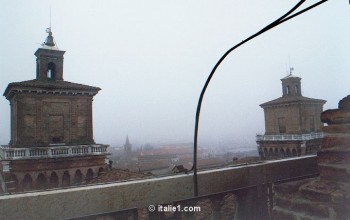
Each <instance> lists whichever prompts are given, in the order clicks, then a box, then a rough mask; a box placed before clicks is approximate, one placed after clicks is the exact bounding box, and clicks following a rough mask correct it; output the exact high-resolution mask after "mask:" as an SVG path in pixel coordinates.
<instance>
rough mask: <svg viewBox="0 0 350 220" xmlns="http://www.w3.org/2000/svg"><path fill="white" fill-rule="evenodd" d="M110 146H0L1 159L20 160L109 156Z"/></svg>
mask: <svg viewBox="0 0 350 220" xmlns="http://www.w3.org/2000/svg"><path fill="white" fill-rule="evenodd" d="M108 147H109V145H105V144H92V145H73V146H64V145H63V146H50V147H35V148H33V147H31V148H30V147H28V148H10V147H9V146H7V145H3V146H0V159H2V160H18V159H34V158H56V157H69V156H84V155H107V154H109V153H108Z"/></svg>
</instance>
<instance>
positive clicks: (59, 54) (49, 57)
mask: <svg viewBox="0 0 350 220" xmlns="http://www.w3.org/2000/svg"><path fill="white" fill-rule="evenodd" d="M46 32H47V33H48V34H49V35H48V36H47V38H46V40H45V42H44V43H43V44H42V45H43V47H42V48H39V49H38V50H37V51H36V52H35V56H36V79H37V80H41V81H47V80H53V81H56V80H63V54H64V53H65V51H61V50H59V49H58V48H57V46H56V43H55V40H54V38H53V36H52V32H51V28H47V29H46Z"/></svg>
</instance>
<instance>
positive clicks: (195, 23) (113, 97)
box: [0, 0, 350, 146]
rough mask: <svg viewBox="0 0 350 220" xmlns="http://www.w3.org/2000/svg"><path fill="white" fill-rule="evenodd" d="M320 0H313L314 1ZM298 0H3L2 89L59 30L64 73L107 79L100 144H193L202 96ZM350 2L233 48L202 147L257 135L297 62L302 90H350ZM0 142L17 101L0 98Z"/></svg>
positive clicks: (93, 81) (319, 94) (327, 93)
mask: <svg viewBox="0 0 350 220" xmlns="http://www.w3.org/2000/svg"><path fill="white" fill-rule="evenodd" d="M314 2H316V1H307V4H306V5H310V4H311V3H314ZM296 3H297V1H295V0H293V1H291V0H249V1H247V0H235V1H232V0H191V1H189V0H176V1H175V0H173V1H170V0H149V1H143V0H139V1H115V0H113V1H112V0H111V1H106V0H104V1H92V0H90V1H86V0H84V1H82V0H81V1H68V0H66V1H62V0H60V1H53V0H52V1H46V0H36V1H25V0H23V1H5V0H0V30H1V34H0V53H1V56H0V77H1V81H0V91H1V92H3V91H4V90H5V88H6V86H7V84H8V83H10V82H17V81H24V80H29V79H33V78H35V56H34V52H35V51H36V50H37V48H39V47H40V43H42V42H43V41H44V40H45V38H46V33H45V29H46V28H47V27H48V26H49V14H50V6H51V8H52V31H53V36H54V37H55V40H56V43H57V44H58V47H59V49H61V50H65V51H66V53H65V61H64V62H65V63H64V79H65V80H67V81H71V82H77V83H83V84H87V85H92V86H98V87H101V88H102V91H101V92H100V93H99V94H98V95H97V96H95V98H94V136H95V141H96V142H99V143H107V144H108V143H109V144H112V145H115V144H116V145H122V144H123V143H124V141H125V137H126V135H127V134H128V135H129V137H130V141H131V142H132V143H133V144H134V145H139V144H143V143H146V142H151V143H179V142H192V141H193V130H194V118H195V110H196V105H197V99H198V96H199V93H200V91H201V88H202V86H203V84H204V82H205V80H206V78H207V76H208V75H209V73H210V71H211V69H212V67H213V66H214V65H215V63H216V62H217V60H218V59H219V58H220V56H221V55H222V54H223V53H224V52H225V51H226V50H227V49H229V48H230V47H232V46H233V45H235V44H237V43H239V42H241V41H242V40H244V39H245V38H246V37H248V36H250V35H251V34H253V33H255V32H256V31H258V30H260V29H261V28H262V27H264V26H265V25H267V24H268V23H270V22H271V21H273V20H275V19H276V18H278V17H280V16H281V15H282V14H284V13H285V12H286V11H288V10H289V9H290V8H291V7H292V6H293V5H294V4H296ZM349 60H350V6H349V2H348V1H347V0H329V2H327V3H325V4H323V5H322V6H319V7H317V8H315V9H313V10H311V11H310V12H308V13H306V14H303V15H301V16H299V17H297V18H295V19H293V20H291V21H289V22H287V23H285V24H283V25H281V26H279V27H277V28H275V29H273V30H271V31H269V32H267V33H265V34H264V35H262V36H260V37H258V38H257V39H254V40H253V41H251V42H249V43H248V44H246V45H244V46H243V47H241V48H239V49H238V50H236V51H234V52H233V53H232V54H231V55H230V56H228V57H227V59H226V60H225V61H224V62H223V64H222V65H221V67H220V68H219V69H218V70H217V73H216V75H215V76H214V78H213V80H212V82H211V85H210V86H209V89H208V90H207V93H206V96H205V98H204V102H203V106H202V114H201V122H200V129H199V145H211V146H217V145H222V144H225V145H227V144H231V145H237V144H242V145H251V146H254V145H255V135H256V133H263V132H264V115H263V110H262V109H261V108H260V107H259V104H261V103H263V102H266V101H269V100H272V99H275V98H278V97H280V96H281V81H280V79H281V78H283V77H285V76H286V71H287V69H288V68H289V66H292V67H294V69H295V72H294V74H295V75H297V76H301V77H302V89H303V91H302V92H303V95H304V96H307V97H312V98H320V99H325V100H327V103H326V105H325V109H329V108H336V107H337V103H338V101H339V100H340V99H341V98H343V97H344V96H346V95H348V94H350V84H349V82H350V63H349ZM0 111H1V114H0V143H1V144H7V143H8V142H9V139H10V107H9V103H8V101H7V100H6V99H5V98H4V97H3V98H1V99H0Z"/></svg>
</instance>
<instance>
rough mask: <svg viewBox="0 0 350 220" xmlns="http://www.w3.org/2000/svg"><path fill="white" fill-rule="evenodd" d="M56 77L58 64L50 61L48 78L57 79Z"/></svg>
mask: <svg viewBox="0 0 350 220" xmlns="http://www.w3.org/2000/svg"><path fill="white" fill-rule="evenodd" d="M55 77H56V65H55V64H54V63H49V64H48V66H47V78H48V79H55Z"/></svg>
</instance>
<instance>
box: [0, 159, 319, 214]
mask: <svg viewBox="0 0 350 220" xmlns="http://www.w3.org/2000/svg"><path fill="white" fill-rule="evenodd" d="M315 172H317V167H316V158H315V157H314V156H308V157H301V158H293V159H286V160H279V161H268V162H264V163H260V164H252V165H246V166H240V167H227V168H222V169H216V170H208V171H202V172H199V173H198V189H199V195H206V194H212V193H219V192H224V191H229V190H233V189H237V188H239V187H245V186H249V185H259V184H262V183H264V182H265V183H266V182H274V181H277V180H280V179H285V178H291V177H295V176H303V175H307V174H311V173H315ZM191 197H193V175H192V174H181V175H176V176H169V177H161V178H152V179H143V180H137V181H129V182H120V183H112V184H105V185H95V186H87V187H80V188H72V189H62V190H55V191H45V192H35V193H26V194H17V195H6V196H1V197H0V219H8V220H11V219H62V218H72V217H77V216H85V215H91V214H97V213H104V212H113V211H117V210H123V209H130V208H135V207H138V208H143V207H148V206H149V205H151V204H153V205H157V204H167V203H171V202H173V201H178V200H183V199H188V198H191ZM253 202H255V201H252V203H253Z"/></svg>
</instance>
